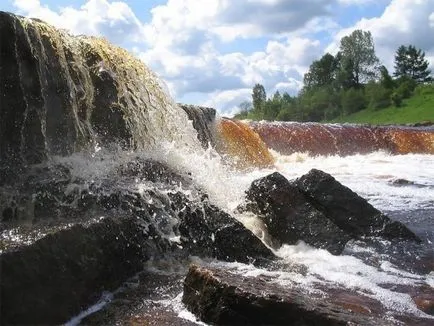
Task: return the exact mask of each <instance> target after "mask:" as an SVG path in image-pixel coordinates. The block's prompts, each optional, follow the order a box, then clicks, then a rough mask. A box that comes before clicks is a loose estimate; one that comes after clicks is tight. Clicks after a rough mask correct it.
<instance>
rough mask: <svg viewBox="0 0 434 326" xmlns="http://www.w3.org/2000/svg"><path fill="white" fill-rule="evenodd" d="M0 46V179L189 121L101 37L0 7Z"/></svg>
mask: <svg viewBox="0 0 434 326" xmlns="http://www.w3.org/2000/svg"><path fill="white" fill-rule="evenodd" d="M0 48H1V49H2V50H1V52H0V98H1V99H2V102H1V103H2V110H1V111H0V185H1V184H3V183H6V182H10V181H12V182H13V181H14V176H19V175H20V172H21V171H22V170H25V169H26V167H27V166H28V165H32V164H39V163H42V162H45V161H46V160H47V159H48V158H49V157H51V156H53V155H60V156H67V155H70V154H72V153H75V152H77V151H81V150H89V149H93V148H94V147H95V145H96V144H98V145H99V146H100V147H101V146H103V147H109V146H112V145H113V143H115V144H116V146H119V147H121V148H127V149H137V148H149V147H151V146H153V145H154V144H155V140H156V139H158V138H161V139H163V138H164V139H167V140H169V141H171V140H176V138H177V137H176V135H175V134H174V133H173V128H174V126H185V125H187V124H188V118H187V115H186V114H185V113H184V111H183V110H182V109H180V108H179V107H178V106H177V105H175V104H174V103H171V100H170V99H169V98H168V97H167V95H166V94H165V92H164V91H163V89H162V87H161V86H160V84H159V81H158V79H157V78H156V76H155V75H154V74H153V72H152V71H151V70H150V69H148V68H147V67H146V66H145V65H144V64H143V62H142V61H140V60H139V59H137V58H135V57H134V56H132V55H131V54H129V53H128V52H127V51H125V50H122V49H120V48H118V47H116V46H113V45H111V44H109V43H108V42H107V41H105V40H103V39H99V38H95V37H86V36H72V35H69V34H68V33H67V32H65V31H61V30H58V29H56V28H54V27H53V26H51V25H49V24H47V23H44V22H43V21H41V20H38V19H29V18H24V17H21V16H17V15H13V14H11V13H6V12H1V11H0ZM212 113H213V111H212V110H209V111H206V110H205V111H203V117H204V119H203V120H204V121H203V122H204V123H208V121H209V119H210V118H211V117H212ZM214 113H215V112H214ZM156 115H158V118H155V119H154V117H155V116H156ZM154 120H158V123H157V121H154ZM159 121H164V123H160V122H159ZM200 128H201V127H200ZM201 130H205V129H201ZM205 134H206V133H205V132H203V135H204V137H205ZM206 136H207V137H208V136H209V135H206ZM201 137H202V136H201Z"/></svg>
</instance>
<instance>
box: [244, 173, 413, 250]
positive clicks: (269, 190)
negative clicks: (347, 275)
mask: <svg viewBox="0 0 434 326" xmlns="http://www.w3.org/2000/svg"><path fill="white" fill-rule="evenodd" d="M246 197H247V200H248V204H247V205H246V206H245V207H243V208H242V209H247V210H249V211H252V212H254V213H255V214H257V215H258V216H259V218H260V219H262V221H263V222H264V223H265V225H266V226H267V229H268V233H269V234H270V236H271V237H272V238H274V240H277V241H278V242H280V244H282V243H286V244H295V243H296V242H297V241H299V240H303V241H304V242H306V243H308V244H309V245H312V246H314V247H317V248H323V249H327V250H328V251H329V252H331V253H333V254H339V253H341V252H342V250H343V249H344V247H345V244H346V243H347V242H348V241H349V240H350V239H355V238H361V237H365V236H375V237H376V236H380V237H384V238H387V239H405V240H415V241H419V239H418V237H417V236H416V235H415V234H414V233H413V232H412V231H410V230H409V229H408V228H407V227H406V226H405V225H403V224H402V223H399V222H397V221H392V220H391V219H390V218H388V217H387V216H386V215H384V214H382V213H381V212H380V211H379V210H377V209H375V208H374V207H373V206H372V205H370V204H369V203H368V202H367V201H366V200H365V199H363V198H362V197H360V196H358V195H357V194H356V193H354V192H353V191H351V190H350V189H349V188H347V187H345V186H343V185H342V184H340V183H339V182H338V181H336V179H334V178H333V177H332V176H331V175H329V174H327V173H325V172H322V171H319V170H311V171H310V172H309V173H308V174H306V175H303V176H302V177H300V178H299V179H297V180H295V181H292V182H290V181H288V180H287V179H286V178H285V177H284V176H282V175H281V174H279V173H278V172H275V173H273V174H270V175H268V176H266V177H264V178H261V179H258V180H255V181H254V182H253V183H252V185H251V186H250V188H249V189H248V191H247V192H246Z"/></svg>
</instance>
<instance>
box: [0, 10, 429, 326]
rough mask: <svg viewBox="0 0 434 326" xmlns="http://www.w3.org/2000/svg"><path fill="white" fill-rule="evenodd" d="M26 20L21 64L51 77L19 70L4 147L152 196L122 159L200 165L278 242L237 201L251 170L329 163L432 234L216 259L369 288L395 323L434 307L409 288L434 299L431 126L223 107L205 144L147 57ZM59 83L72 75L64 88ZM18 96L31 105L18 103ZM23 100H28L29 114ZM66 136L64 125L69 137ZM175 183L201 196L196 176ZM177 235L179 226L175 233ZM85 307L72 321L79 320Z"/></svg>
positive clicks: (230, 205)
mask: <svg viewBox="0 0 434 326" xmlns="http://www.w3.org/2000/svg"><path fill="white" fill-rule="evenodd" d="M18 21H19V24H20V26H21V29H22V33H21V34H22V35H21V34H20V37H23V38H24V39H23V40H25V41H23V42H22V43H23V44H24V45H25V46H24V45H23V46H22V48H18V47H16V46H15V43H14V42H15V41H14V42H9V43H10V44H9V43H8V44H9V45H11V51H12V52H13V51H15V52H16V58H15V57H14V60H15V59H17V60H15V61H16V62H15V61H14V62H15V63H16V65H17V67H16V68H17V69H16V70H17V71H18V73H19V74H18V75H19V76H25V75H23V72H26V73H29V74H32V75H35V76H39V77H40V82H39V81H38V83H36V82H35V85H33V84H32V85H28V84H26V83H21V82H22V80H21V79H20V78H17V80H18V82H20V83H21V84H22V85H21V84H19V83H18V84H17V85H16V86H17V89H22V94H21V93H19V94H18V93H17V94H18V95H17V96H9V97H5V100H7V101H9V102H8V103H5V106H4V107H5V112H6V113H5V114H4V116H5V119H4V120H3V121H18V122H20V123H21V125H19V124H10V125H6V124H4V127H5V128H4V132H3V134H2V137H3V138H2V142H3V141H4V144H3V143H2V146H1V148H2V150H11V151H12V149H13V151H12V152H11V153H12V154H13V155H12V154H11V157H14V156H16V155H15V154H17V153H15V151H18V152H19V153H18V154H20V155H21V154H22V156H23V160H24V161H25V163H28V164H33V163H41V162H44V160H45V159H48V160H50V161H52V162H54V163H62V164H65V165H68V166H69V167H70V168H71V169H72V170H71V172H72V174H73V176H74V177H76V178H78V179H82V180H86V181H87V182H88V184H91V183H101V184H104V183H115V184H116V183H118V187H119V188H120V189H121V188H125V189H127V190H135V191H138V192H139V193H141V194H143V196H145V195H146V190H148V189H149V188H150V187H156V185H155V184H150V183H146V182H142V181H141V180H139V179H135V180H133V181H131V183H130V184H124V183H122V182H125V181H124V180H122V179H121V178H119V180H118V178H117V177H116V173H117V171H118V168H119V166H120V165H122V164H123V163H126V162H131V160H134V159H135V158H136V157H141V158H146V159H147V158H152V159H156V160H158V161H161V162H163V163H166V164H167V165H168V166H170V167H171V168H173V169H174V170H175V171H179V172H181V173H187V174H189V175H190V176H191V178H192V179H193V181H194V183H195V184H196V185H197V186H199V187H200V188H202V189H204V190H205V191H206V192H207V193H208V195H209V199H210V201H211V202H212V203H213V204H215V205H217V206H218V207H220V208H221V209H223V210H225V211H227V212H228V213H230V214H232V215H233V216H234V217H235V218H237V219H239V220H240V221H241V222H242V223H243V224H244V225H246V226H247V227H248V228H250V229H251V230H252V231H253V232H254V233H255V234H256V235H258V237H260V238H261V239H263V241H264V242H265V243H266V244H268V242H267V241H268V237H267V234H266V230H265V229H264V227H263V225H262V223H261V222H260V221H259V220H258V219H257V218H256V216H254V215H253V214H241V213H238V212H237V210H236V209H237V207H238V206H239V205H240V204H242V203H243V201H244V193H245V191H246V190H247V189H248V187H249V186H250V184H251V182H252V181H253V180H255V179H257V178H260V177H263V176H265V175H267V174H269V173H271V172H275V171H278V172H280V173H281V174H283V175H284V176H286V177H287V178H288V179H293V178H297V177H299V176H301V175H302V174H304V173H306V172H308V171H309V170H310V169H312V168H316V169H320V170H323V171H325V172H327V173H330V174H331V175H333V176H334V177H335V178H336V179H337V180H338V181H340V182H341V183H342V184H344V185H346V186H348V187H349V188H351V189H352V190H353V191H355V192H357V193H358V194H359V195H361V196H362V197H364V198H366V199H367V200H368V201H369V202H370V203H371V204H372V205H374V206H375V207H376V208H378V209H380V210H382V211H384V212H385V213H387V214H388V215H389V216H390V217H391V218H395V219H397V220H399V221H401V222H403V223H405V224H406V225H407V226H408V227H409V228H411V229H412V230H413V231H414V232H415V233H417V235H418V236H419V237H420V238H421V239H422V241H423V244H422V245H421V246H418V247H413V246H411V245H410V244H395V243H391V242H388V241H384V240H381V239H371V240H369V241H363V242H362V241H352V242H350V243H348V244H347V246H346V248H345V250H344V253H343V254H342V255H340V256H333V255H331V254H330V253H328V252H327V251H324V250H320V249H315V248H311V247H309V246H307V245H306V244H304V243H299V244H297V245H292V246H289V245H283V246H282V247H281V248H278V249H277V250H275V253H276V255H277V256H279V257H281V258H282V261H283V262H282V263H281V264H280V265H279V266H278V267H274V268H273V269H269V270H265V269H260V268H257V267H254V266H252V265H246V264H239V263H224V262H219V261H213V262H209V261H208V262H207V263H208V264H211V265H215V266H219V267H224V268H226V269H230V270H232V271H233V272H234V273H239V274H242V275H251V276H254V275H259V274H268V275H271V276H273V280H274V282H278V283H280V284H282V285H284V286H301V287H303V288H304V289H306V291H311V292H312V293H320V294H321V293H322V294H324V295H326V290H324V288H343V289H348V290H350V291H353V292H355V293H361V294H364V295H365V296H368V297H371V298H375V299H377V300H379V301H381V302H382V303H383V305H384V306H385V309H386V311H385V315H386V317H389V318H390V320H392V321H396V320H395V317H396V316H397V315H415V316H422V317H426V318H433V317H430V316H429V315H427V314H424V313H423V312H422V311H421V310H419V309H417V306H416V304H415V302H414V300H413V299H412V297H411V291H407V290H402V289H403V288H405V289H409V288H410V289H414V288H421V287H423V288H425V289H429V291H430V293H431V298H432V297H433V294H432V293H433V287H434V272H433V268H434V255H433V242H434V130H433V128H432V127H431V128H430V127H424V128H412V127H370V126H355V125H321V124H314V123H307V124H301V123H264V122H261V123H250V124H244V123H241V122H237V121H232V120H228V119H221V120H218V122H217V123H218V125H217V128H216V130H217V132H218V134H217V144H216V148H211V147H208V148H207V149H204V148H203V147H202V146H201V144H200V142H199V141H198V140H197V139H196V134H195V131H194V129H193V126H192V123H191V122H190V121H188V120H187V115H186V114H185V112H183V111H182V110H181V109H180V108H179V107H178V106H177V105H176V104H174V102H173V100H172V99H170V97H169V96H167V95H166V94H165V91H164V89H163V88H164V87H162V85H161V82H160V81H159V80H158V78H157V77H156V76H155V74H154V73H152V72H151V71H150V70H149V69H148V68H147V67H145V66H144V65H143V64H142V63H141V62H140V61H139V60H138V59H136V58H134V57H133V56H131V55H129V54H128V53H127V52H126V51H124V50H121V49H119V48H116V47H113V46H111V45H110V44H108V42H106V41H104V40H100V39H96V38H90V37H78V38H73V37H71V36H70V35H68V34H67V33H66V32H62V31H57V30H55V29H54V28H53V27H51V26H49V25H47V24H45V23H43V22H40V21H34V20H29V19H24V18H19V19H18ZM5 44H6V43H5ZM26 55H27V56H28V58H27V59H29V60H28V61H29V64H30V63H31V65H30V66H29V67H27V66H26V65H24V64H23V63H22V62H27V61H25V60H23V58H22V57H26ZM53 58H54V59H53ZM30 59H31V60H30ZM15 63H14V64H15ZM27 70H28V71H27ZM35 80H36V79H35ZM58 84H59V85H61V86H62V87H61V92H60V93H59V89H58ZM20 87H21V88H20ZM106 88H107V89H106ZM35 90H36V91H37V92H38V94H39V93H40V94H39V95H40V96H38V97H37V100H38V101H36V100H35V97H34V96H33V91H35ZM20 98H23V99H24V100H26V101H27V102H28V103H27V104H26V105H23V106H20V105H21V104H20V103H18V102H17V103H15V100H16V99H20ZM33 102H35V103H33ZM36 102H37V103H36ZM29 103H30V104H34V105H29ZM33 106H34V108H33ZM19 107H22V108H23V112H18V109H17V108H19ZM32 108H33V109H32ZM6 109H7V110H6ZM30 109H32V110H34V111H35V112H33V111H31V110H30ZM10 116H12V118H13V119H15V118H14V117H15V116H16V119H15V120H13V119H12V118H11V117H10ZM6 118H7V119H6ZM28 121H30V122H32V123H27V122H28ZM18 122H17V123H18ZM114 122H116V127H113V123H114ZM6 127H7V128H6ZM37 131H40V134H38V133H37ZM60 134H61V135H65V136H64V137H59V136H58V135H60ZM35 137H36V138H35ZM35 139H36V140H37V141H35ZM115 140H119V143H120V144H119V145H121V146H120V147H121V148H118V147H117V146H114V147H110V146H111V145H110V144H111V142H112V141H115ZM99 144H100V145H101V147H100V145H99ZM3 145H4V146H3ZM14 146H15V147H14ZM9 147H11V148H9ZM77 151H82V152H81V153H76V152H77ZM5 153H6V154H7V155H9V154H10V153H9V152H8V151H6V152H5ZM5 153H3V152H2V155H3V154H4V155H6V154H5ZM29 153H30V154H31V155H30V154H29ZM71 153H74V154H72V155H71ZM7 155H6V156H4V157H8V156H7ZM56 155H61V156H62V157H56ZM72 186H74V185H71V191H72V190H73V189H72ZM171 186H173V187H174V188H176V190H177V191H183V192H184V193H185V194H186V195H187V196H194V193H193V192H194V189H192V188H188V187H187V188H186V187H183V186H181V185H176V184H175V185H171ZM158 190H159V191H167V189H158ZM7 232H9V233H10V234H9V233H8V234H2V237H3V238H6V237H8V236H10V237H11V242H13V241H14V239H13V238H14V236H15V235H14V233H13V230H8V231H7ZM39 236H40V237H42V236H43V234H41V235H39ZM166 236H167V237H168V238H170V237H171V234H166ZM175 240H176V239H175ZM19 241H21V242H22V239H21V240H19V239H18V240H17V242H19ZM177 264H179V263H177V262H173V261H166V262H155V263H153V262H148V267H147V270H148V271H150V272H152V273H154V274H156V275H157V274H158V275H160V274H161V275H165V274H174V275H184V274H183V273H185V265H184V269H182V268H179V266H178V265H177ZM294 265H303V266H304V271H305V272H304V273H302V274H300V273H296V272H294V270H293V268H291V266H294ZM181 278H182V277H181V276H180V277H179V280H180V279H181ZM177 280H178V279H177ZM162 289H163V290H162V292H161V293H160V297H159V298H154V299H153V300H160V301H161V302H164V305H165V307H167V308H168V309H172V311H173V312H174V313H176V314H179V315H180V316H181V317H182V318H187V319H192V320H194V318H193V317H192V316H191V315H190V314H188V313H187V312H186V310H185V309H184V307H183V306H182V304H181V303H180V291H181V288H180V285H179V284H178V287H176V286H174V287H171V288H170V290H167V287H166V288H164V287H163V288H162ZM165 289H166V290H165ZM155 291H156V292H158V291H157V289H155ZM105 298H106V299H104V300H103V301H102V302H99V303H98V305H97V306H96V307H94V308H90V309H89V310H88V311H87V312H86V313H85V314H87V313H88V312H92V311H94V310H97V309H99V308H100V307H102V306H103V305H104V302H106V301H109V300H110V298H111V296H110V295H107V296H105ZM82 317H83V316H80V317H79V318H78V319H74V320H72V321H71V324H76V323H78V322H80V319H81V318H82ZM397 323H398V321H397Z"/></svg>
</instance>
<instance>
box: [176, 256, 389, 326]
mask: <svg viewBox="0 0 434 326" xmlns="http://www.w3.org/2000/svg"><path fill="white" fill-rule="evenodd" d="M182 301H183V302H184V304H185V305H186V306H187V308H188V309H189V310H190V311H191V312H193V313H194V314H195V315H196V316H198V317H199V318H200V319H201V320H203V321H204V322H206V323H211V324H213V325H303V326H309V325H388V324H389V323H388V322H387V321H385V320H380V319H379V318H377V317H373V316H369V315H366V314H363V313H357V312H351V311H350V309H345V308H344V307H342V306H340V305H338V304H336V303H331V302H329V299H324V298H322V299H318V298H314V297H312V296H311V295H307V294H306V293H303V292H302V291H301V290H300V289H297V288H294V287H285V288H284V287H282V286H279V285H277V284H273V283H270V280H267V279H266V278H265V277H256V278H255V277H242V276H240V275H236V274H233V273H230V272H228V271H224V270H221V269H216V268H212V269H210V268H201V267H198V266H195V265H193V266H191V267H190V270H189V272H188V274H187V277H186V279H185V281H184V294H183V298H182Z"/></svg>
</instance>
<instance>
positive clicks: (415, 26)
mask: <svg viewBox="0 0 434 326" xmlns="http://www.w3.org/2000/svg"><path fill="white" fill-rule="evenodd" d="M433 19H434V1H432V0H392V1H391V2H390V4H389V5H388V6H387V7H386V9H385V10H384V12H383V14H382V15H381V16H379V17H374V18H371V19H365V18H363V19H361V20H359V21H358V22H357V23H356V24H355V25H354V26H352V27H349V28H345V29H342V30H341V31H340V32H339V33H337V34H336V36H335V40H334V42H333V43H332V44H330V45H329V46H328V47H327V49H326V50H327V51H329V52H332V53H333V52H336V51H337V48H338V44H339V40H340V39H341V38H342V37H343V36H345V35H348V34H350V33H351V32H352V31H353V30H355V29H363V30H367V31H371V33H372V36H373V38H374V42H375V47H376V51H377V55H378V56H379V58H380V60H381V61H382V62H383V63H384V64H385V65H386V66H387V67H388V68H389V69H390V70H393V60H394V53H395V51H396V49H397V48H398V47H399V46H400V45H402V44H404V45H409V44H412V45H415V46H416V47H418V48H421V49H422V50H424V51H425V52H426V53H427V57H429V56H432V55H434V37H432V35H433V33H434V24H433Z"/></svg>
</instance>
